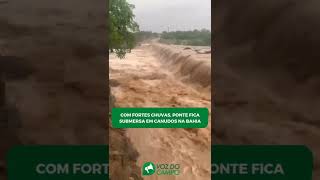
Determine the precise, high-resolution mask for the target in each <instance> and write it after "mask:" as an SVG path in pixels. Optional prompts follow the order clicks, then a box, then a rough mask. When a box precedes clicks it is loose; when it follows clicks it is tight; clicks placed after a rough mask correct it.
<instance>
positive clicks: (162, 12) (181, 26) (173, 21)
mask: <svg viewBox="0 0 320 180" xmlns="http://www.w3.org/2000/svg"><path fill="white" fill-rule="evenodd" d="M128 2H129V3H130V4H134V5H135V6H136V8H135V9H134V14H135V15H136V21H137V22H138V24H139V26H140V30H141V31H154V32H162V31H167V30H168V27H169V30H170V31H176V30H193V29H202V28H206V29H211V28H210V27H211V0H128Z"/></svg>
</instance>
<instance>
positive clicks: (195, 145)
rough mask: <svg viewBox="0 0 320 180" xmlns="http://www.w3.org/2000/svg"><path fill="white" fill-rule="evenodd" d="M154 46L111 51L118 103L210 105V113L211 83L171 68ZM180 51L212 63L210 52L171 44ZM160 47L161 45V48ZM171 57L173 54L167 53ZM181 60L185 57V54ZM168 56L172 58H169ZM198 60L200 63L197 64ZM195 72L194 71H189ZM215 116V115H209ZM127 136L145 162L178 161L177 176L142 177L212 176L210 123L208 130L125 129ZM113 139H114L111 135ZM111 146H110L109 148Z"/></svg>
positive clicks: (190, 179) (199, 179)
mask: <svg viewBox="0 0 320 180" xmlns="http://www.w3.org/2000/svg"><path fill="white" fill-rule="evenodd" d="M151 46H152V45H148V44H146V45H142V46H140V47H138V48H136V49H134V50H132V52H131V53H129V54H127V55H126V58H125V59H118V58H116V56H115V55H113V54H111V55H110V60H109V65H110V69H109V73H110V81H111V82H112V83H111V91H112V94H113V95H114V96H115V106H117V107H206V108H208V109H209V112H211V93H210V92H211V91H210V89H211V85H210V86H206V87H203V86H201V85H197V83H193V82H192V81H188V80H187V79H190V78H189V77H187V76H189V75H184V76H179V75H178V74H179V73H178V72H177V71H179V67H178V66H180V65H179V64H177V65H176V66H177V67H176V69H174V68H175V67H173V68H172V67H168V64H166V63H165V62H163V59H165V57H162V61H161V60H160V59H159V56H157V50H155V49H154V48H152V47H151ZM167 48H171V49H172V51H175V52H176V55H178V54H183V55H186V56H184V57H189V55H192V56H193V57H194V58H195V59H197V60H199V62H200V61H206V62H205V63H206V64H207V63H208V65H209V66H210V63H211V62H210V60H211V55H210V54H201V53H199V54H198V53H194V52H193V50H190V49H184V48H183V47H176V46H171V47H167ZM160 49H161V48H160ZM167 58H170V56H168V57H167ZM182 59H183V58H182ZM168 61H169V59H168ZM197 64H199V63H197ZM190 75H191V72H190ZM210 116H211V115H210ZM125 135H126V137H127V138H128V139H129V141H130V142H131V143H132V145H133V147H134V148H135V149H136V150H137V152H138V153H139V157H138V159H137V162H136V165H137V166H140V167H141V166H142V164H143V163H144V162H149V161H151V162H154V163H174V164H180V166H181V174H180V175H179V176H157V175H152V176H149V177H144V179H146V180H151V179H165V180H173V179H174V180H179V179H184V180H209V179H210V177H211V176H210V175H211V174H210V168H211V165H210V163H211V160H210V159H211V155H210V154H211V122H210V121H209V125H208V127H207V128H204V129H126V130H125ZM110 143H111V144H112V143H113V140H112V139H110ZM111 151H112V150H111Z"/></svg>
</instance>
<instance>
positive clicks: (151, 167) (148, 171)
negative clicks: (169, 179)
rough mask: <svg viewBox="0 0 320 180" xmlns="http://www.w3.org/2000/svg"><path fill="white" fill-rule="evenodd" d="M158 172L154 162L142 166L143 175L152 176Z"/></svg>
mask: <svg viewBox="0 0 320 180" xmlns="http://www.w3.org/2000/svg"><path fill="white" fill-rule="evenodd" d="M155 172H156V165H155V164H154V163H152V162H146V163H144V164H143V166H142V175H143V176H150V175H152V174H154V173H155Z"/></svg>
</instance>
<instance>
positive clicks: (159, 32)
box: [138, 28, 211, 34]
mask: <svg viewBox="0 0 320 180" xmlns="http://www.w3.org/2000/svg"><path fill="white" fill-rule="evenodd" d="M202 29H204V30H208V31H210V32H211V29H205V28H202ZM202 29H193V30H185V31H183V30H176V31H169V32H178V31H181V32H189V31H195V30H198V31H201V30H202ZM138 32H151V33H158V34H161V33H163V32H168V31H162V32H154V31H146V30H140V31H138Z"/></svg>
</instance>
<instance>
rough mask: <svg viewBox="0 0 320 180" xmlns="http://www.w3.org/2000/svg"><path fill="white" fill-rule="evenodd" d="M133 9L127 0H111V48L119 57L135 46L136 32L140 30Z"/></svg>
mask: <svg viewBox="0 0 320 180" xmlns="http://www.w3.org/2000/svg"><path fill="white" fill-rule="evenodd" d="M133 9H134V5H132V4H129V3H128V2H127V1H126V0H109V26H108V27H109V29H108V30H109V49H110V52H114V53H116V55H117V56H118V57H119V58H124V57H125V55H126V53H127V52H130V50H131V49H132V48H133V47H134V33H135V32H137V31H139V26H138V24H137V23H136V22H135V21H134V17H135V16H134V14H133V11H132V10H133Z"/></svg>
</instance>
